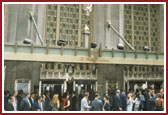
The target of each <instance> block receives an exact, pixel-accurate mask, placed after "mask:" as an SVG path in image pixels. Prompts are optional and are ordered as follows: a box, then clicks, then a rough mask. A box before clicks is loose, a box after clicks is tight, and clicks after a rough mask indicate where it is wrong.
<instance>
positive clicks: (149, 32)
mask: <svg viewBox="0 0 168 115" xmlns="http://www.w3.org/2000/svg"><path fill="white" fill-rule="evenodd" d="M148 45H149V49H150V50H151V31H150V4H148Z"/></svg>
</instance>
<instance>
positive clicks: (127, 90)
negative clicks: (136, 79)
mask: <svg viewBox="0 0 168 115" xmlns="http://www.w3.org/2000/svg"><path fill="white" fill-rule="evenodd" d="M127 92H129V81H127Z"/></svg>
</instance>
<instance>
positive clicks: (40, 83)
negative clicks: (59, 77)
mask: <svg viewBox="0 0 168 115" xmlns="http://www.w3.org/2000/svg"><path fill="white" fill-rule="evenodd" d="M41 85H42V82H41V80H40V81H39V96H41Z"/></svg>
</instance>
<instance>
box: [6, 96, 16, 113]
mask: <svg viewBox="0 0 168 115" xmlns="http://www.w3.org/2000/svg"><path fill="white" fill-rule="evenodd" d="M13 102H14V97H13V96H10V97H9V101H8V104H7V107H6V111H14V106H13Z"/></svg>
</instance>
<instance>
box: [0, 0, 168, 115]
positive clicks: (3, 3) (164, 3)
mask: <svg viewBox="0 0 168 115" xmlns="http://www.w3.org/2000/svg"><path fill="white" fill-rule="evenodd" d="M5 4H163V5H164V95H165V100H164V108H165V109H164V111H151V112H150V111H142V112H140V111H131V112H129V111H99V112H98V111H68V112H66V111H57V112H53V111H41V112H39V111H4V5H5ZM2 113H166V2H93V3H92V2H2Z"/></svg>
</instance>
